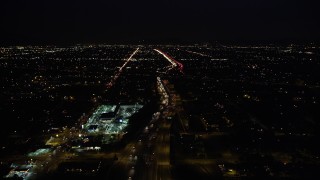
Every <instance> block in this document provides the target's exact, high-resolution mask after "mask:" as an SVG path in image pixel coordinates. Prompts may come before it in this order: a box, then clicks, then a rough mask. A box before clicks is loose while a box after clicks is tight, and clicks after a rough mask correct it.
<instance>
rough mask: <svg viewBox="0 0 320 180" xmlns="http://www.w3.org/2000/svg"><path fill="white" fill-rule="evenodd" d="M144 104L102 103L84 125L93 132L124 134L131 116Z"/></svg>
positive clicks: (84, 127)
mask: <svg viewBox="0 0 320 180" xmlns="http://www.w3.org/2000/svg"><path fill="white" fill-rule="evenodd" d="M142 107H143V106H142V105H139V104H134V105H101V106H99V107H98V108H97V110H96V111H95V112H94V113H93V114H92V116H91V117H90V118H89V119H88V122H87V123H86V124H85V125H83V129H84V130H85V131H87V132H88V133H91V134H105V135H108V134H123V133H125V129H126V127H127V126H128V124H129V118H130V117H131V116H132V115H133V114H135V113H137V112H138V111H139V110H140V109H141V108H142Z"/></svg>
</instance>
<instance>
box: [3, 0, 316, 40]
mask: <svg viewBox="0 0 320 180" xmlns="http://www.w3.org/2000/svg"><path fill="white" fill-rule="evenodd" d="M318 4H319V3H316V0H158V1H154V0H86V1H85V0H1V4H0V22H1V26H0V27H1V30H0V33H1V34H0V44H75V43H134V42H141V41H143V40H144V42H149V43H150V42H154V43H159V42H161V43H174V42H178V43H179V42H213V41H227V42H250V41H252V42H255V41H269V42H272V41H275V42H280V41H304V42H308V41H314V42H318V41H319V40H320V11H319V5H318Z"/></svg>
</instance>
